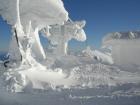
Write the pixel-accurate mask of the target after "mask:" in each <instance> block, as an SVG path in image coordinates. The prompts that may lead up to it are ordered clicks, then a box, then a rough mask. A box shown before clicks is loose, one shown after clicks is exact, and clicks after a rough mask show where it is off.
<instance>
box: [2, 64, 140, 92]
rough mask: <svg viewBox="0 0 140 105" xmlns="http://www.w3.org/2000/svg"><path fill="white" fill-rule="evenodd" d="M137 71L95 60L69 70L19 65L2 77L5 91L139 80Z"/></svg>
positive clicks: (115, 83) (78, 86)
mask: <svg viewBox="0 0 140 105" xmlns="http://www.w3.org/2000/svg"><path fill="white" fill-rule="evenodd" d="M25 69H26V70H25ZM139 75H140V74H139V73H131V72H127V71H122V70H120V69H119V68H117V67H114V66H108V65H103V64H98V63H97V64H87V65H81V66H77V67H74V68H71V69H70V71H67V70H62V69H54V70H51V69H46V68H45V67H44V66H41V65H38V66H35V67H32V68H30V67H29V68H28V67H26V66H25V67H24V66H22V67H20V68H16V69H15V70H12V69H11V70H9V71H8V72H5V73H4V75H3V76H2V77H3V81H4V83H5V86H6V88H7V89H8V91H11V92H23V91H29V90H33V89H40V90H48V89H50V88H52V89H56V88H60V89H61V88H62V89H63V88H64V89H67V88H96V87H98V86H117V85H123V84H128V83H140V77H139Z"/></svg>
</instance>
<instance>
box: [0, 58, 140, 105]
mask: <svg viewBox="0 0 140 105" xmlns="http://www.w3.org/2000/svg"><path fill="white" fill-rule="evenodd" d="M79 59H80V60H76V61H77V63H76V65H73V63H72V62H70V61H69V64H68V65H69V67H67V68H68V69H66V64H65V66H62V65H63V63H66V60H67V59H65V60H64V59H63V61H64V62H59V63H57V64H56V65H55V66H58V65H59V66H60V65H61V66H62V69H60V68H57V69H54V70H50V69H46V68H43V67H40V66H39V67H33V68H28V69H27V70H20V71H16V70H15V71H14V72H13V71H12V70H11V71H8V72H5V73H4V75H1V76H0V77H1V83H0V92H1V94H0V105H139V104H140V101H139V100H140V68H139V67H137V68H136V67H135V68H134V67H132V68H131V70H130V69H128V70H127V67H117V66H109V65H104V64H100V63H95V62H94V63H93V64H92V63H91V62H92V60H90V59H85V58H84V60H82V58H79ZM69 60H70V59H69ZM76 61H75V62H76ZM79 61H81V62H79ZM57 62H58V61H57ZM1 63H2V62H1ZM22 68H23V67H22ZM0 69H1V74H2V73H3V72H2V71H3V70H2V69H4V68H2V64H1V67H0ZM41 69H42V70H41ZM5 71H6V70H5ZM21 74H22V75H21ZM10 76H13V77H15V78H11V77H10ZM5 77H8V78H6V79H5ZM3 81H4V82H3ZM10 83H11V84H10ZM5 88H6V89H7V90H9V92H7V90H6V89H5ZM21 90H22V91H21ZM10 91H17V92H18V91H20V92H19V93H11V92H10Z"/></svg>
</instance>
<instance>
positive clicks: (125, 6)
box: [0, 0, 140, 51]
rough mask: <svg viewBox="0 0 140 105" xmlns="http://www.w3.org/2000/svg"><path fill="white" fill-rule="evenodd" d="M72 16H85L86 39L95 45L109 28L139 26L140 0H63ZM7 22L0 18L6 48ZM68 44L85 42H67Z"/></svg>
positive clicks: (2, 43)
mask: <svg viewBox="0 0 140 105" xmlns="http://www.w3.org/2000/svg"><path fill="white" fill-rule="evenodd" d="M63 1H64V4H65V8H66V9H67V11H68V12H69V16H70V18H71V19H72V20H74V21H76V20H86V21H87V24H86V27H85V32H86V34H87V43H88V44H89V45H90V46H94V47H97V48H98V47H99V46H100V45H101V40H102V38H103V36H104V35H105V34H107V33H109V32H115V31H131V30H140V0H63ZM10 35H11V34H10V26H8V25H7V24H6V22H4V21H3V20H2V19H1V18H0V51H4V50H7V48H8V44H9V40H10ZM70 46H71V47H75V46H78V47H82V46H85V43H83V44H82V43H80V42H77V41H71V42H70Z"/></svg>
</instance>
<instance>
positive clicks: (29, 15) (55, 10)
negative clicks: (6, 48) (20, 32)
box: [0, 0, 68, 30]
mask: <svg viewBox="0 0 140 105" xmlns="http://www.w3.org/2000/svg"><path fill="white" fill-rule="evenodd" d="M16 1H17V0H0V14H1V15H2V17H3V18H4V20H6V21H7V22H8V23H9V24H10V25H15V23H16V21H17V13H16ZM19 3H20V16H21V23H22V25H23V28H24V30H25V28H26V27H27V26H26V25H28V23H29V21H31V22H32V23H33V24H32V26H33V28H36V27H37V26H39V27H40V28H42V27H45V26H46V25H52V24H63V22H64V21H67V20H68V12H67V11H66V10H65V8H64V4H63V2H62V1H61V0H41V2H40V0H20V1H19ZM46 11H49V12H46Z"/></svg>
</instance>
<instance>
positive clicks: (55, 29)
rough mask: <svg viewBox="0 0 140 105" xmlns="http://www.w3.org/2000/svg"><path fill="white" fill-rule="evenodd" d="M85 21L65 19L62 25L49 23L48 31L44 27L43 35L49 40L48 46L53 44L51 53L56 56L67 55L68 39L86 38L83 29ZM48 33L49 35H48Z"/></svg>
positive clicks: (81, 39)
mask: <svg viewBox="0 0 140 105" xmlns="http://www.w3.org/2000/svg"><path fill="white" fill-rule="evenodd" d="M85 24H86V22H85V21H70V20H69V21H67V22H65V23H64V25H51V26H50V30H49V32H48V27H47V28H46V29H45V30H46V31H47V32H46V31H45V32H42V33H43V34H45V36H46V37H47V38H48V40H49V42H50V43H49V44H50V47H51V46H53V48H52V49H53V51H52V53H54V54H56V56H64V55H67V52H68V43H69V41H70V40H72V39H75V40H77V41H82V42H84V41H85V40H86V33H85V31H84V29H83V28H84V26H85ZM48 33H49V35H48Z"/></svg>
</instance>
